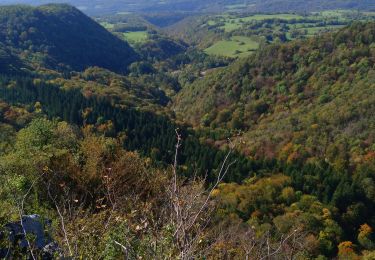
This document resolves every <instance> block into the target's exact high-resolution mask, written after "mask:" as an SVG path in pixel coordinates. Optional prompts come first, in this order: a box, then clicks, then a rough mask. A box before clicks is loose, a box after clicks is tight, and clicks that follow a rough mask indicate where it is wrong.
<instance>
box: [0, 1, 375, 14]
mask: <svg viewBox="0 0 375 260" xmlns="http://www.w3.org/2000/svg"><path fill="white" fill-rule="evenodd" d="M51 1H52V0H3V1H1V2H2V3H3V4H14V3H26V4H34V5H40V4H46V3H50V2H51ZM52 2H54V3H69V4H72V5H74V6H76V7H78V8H79V9H81V10H82V11H84V12H86V13H88V14H90V15H102V14H114V13H119V12H149V13H155V12H222V11H224V10H229V9H231V7H233V6H235V5H237V6H238V5H240V6H241V8H240V10H250V11H260V12H270V11H272V12H275V11H276V12H285V11H317V10H328V9H338V8H350V9H362V10H370V9H375V3H374V1H373V0H204V1H202V0H165V1H159V0H137V1H134V0H54V1H52ZM244 4H246V5H247V8H244V7H243V5H244Z"/></svg>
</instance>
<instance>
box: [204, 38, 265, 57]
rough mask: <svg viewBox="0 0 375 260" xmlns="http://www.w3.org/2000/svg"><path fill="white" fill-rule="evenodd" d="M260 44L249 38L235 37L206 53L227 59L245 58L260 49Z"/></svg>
mask: <svg viewBox="0 0 375 260" xmlns="http://www.w3.org/2000/svg"><path fill="white" fill-rule="evenodd" d="M258 47H259V44H258V42H256V41H254V40H253V39H251V38H249V37H244V36H233V37H232V38H231V39H230V40H223V41H219V42H217V43H215V44H214V45H212V46H211V47H209V48H207V49H206V50H205V52H206V53H207V54H210V55H221V56H227V57H243V56H247V55H249V54H251V53H252V52H253V51H254V50H256V49H258Z"/></svg>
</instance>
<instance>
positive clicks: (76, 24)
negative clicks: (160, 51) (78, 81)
mask: <svg viewBox="0 0 375 260" xmlns="http://www.w3.org/2000/svg"><path fill="white" fill-rule="evenodd" d="M0 43H2V44H3V45H5V46H6V47H7V48H9V49H10V50H12V52H13V54H16V55H19V56H21V57H22V58H24V59H26V60H28V61H30V62H32V63H38V64H41V65H42V66H46V67H49V68H53V69H55V68H59V67H66V66H67V67H70V68H71V69H73V70H84V69H85V68H87V67H90V66H99V67H103V68H106V69H110V70H113V71H116V72H124V71H126V68H127V66H128V65H129V64H130V63H131V62H132V61H134V60H135V59H137V55H136V53H135V52H134V51H133V49H132V48H131V47H130V46H129V45H128V44H127V43H126V42H124V41H122V40H120V39H118V38H117V37H115V36H114V35H112V34H111V33H109V32H108V31H106V30H105V29H104V28H103V27H101V26H100V25H99V24H97V23H96V22H94V21H93V20H92V19H90V18H89V17H87V16H85V15H84V14H83V13H82V12H80V11H79V10H78V9H76V8H74V7H71V6H68V5H44V6H40V7H29V6H6V7H1V8H0Z"/></svg>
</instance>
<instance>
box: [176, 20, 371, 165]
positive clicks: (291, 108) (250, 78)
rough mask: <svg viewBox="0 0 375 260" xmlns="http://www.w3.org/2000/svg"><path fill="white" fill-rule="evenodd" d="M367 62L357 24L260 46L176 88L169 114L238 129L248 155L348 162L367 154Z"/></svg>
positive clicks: (362, 27) (365, 40) (366, 44)
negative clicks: (338, 158) (243, 57)
mask: <svg viewBox="0 0 375 260" xmlns="http://www.w3.org/2000/svg"><path fill="white" fill-rule="evenodd" d="M374 64H375V23H368V24H361V23H357V24H354V25H352V26H351V27H348V28H344V29H342V30H341V31H339V32H337V33H331V34H326V35H323V36H320V37H316V38H312V39H308V40H305V41H296V42H291V43H288V44H283V45H273V46H269V47H265V48H263V49H262V50H260V51H258V52H257V53H256V54H255V55H253V56H251V57H249V58H248V59H246V60H242V61H239V62H237V63H236V64H234V65H232V66H230V67H228V68H226V69H222V70H220V71H218V72H216V73H211V74H210V75H208V76H207V77H206V78H205V79H201V80H198V81H196V82H194V83H193V84H192V85H190V86H187V87H186V88H184V89H183V90H182V91H181V93H180V94H179V95H178V97H177V98H176V100H175V106H174V109H175V110H176V111H177V113H178V114H179V117H180V118H183V119H187V120H188V121H190V122H191V123H192V124H194V125H196V126H198V125H201V126H211V127H214V128H216V127H219V128H231V129H242V130H243V131H245V134H244V135H243V137H242V138H243V139H242V140H243V144H242V147H241V148H242V150H243V151H245V152H246V153H247V154H249V155H253V156H260V157H263V156H266V157H271V158H274V157H275V156H276V157H279V158H284V159H288V160H298V159H312V158H315V157H320V158H325V159H326V160H328V161H329V160H330V159H329V158H331V157H334V154H336V155H337V154H338V153H340V152H339V151H342V156H343V158H344V157H345V158H347V157H351V158H350V160H349V161H351V163H353V164H356V163H357V162H360V161H361V160H364V158H365V157H366V155H368V154H370V153H371V151H373V150H374V148H375V147H374V146H373V142H374V138H375V136H374V132H375V131H374V130H375V129H374V127H375V116H374V111H375V107H374V104H375V94H374V93H375V84H374V83H373V82H374V80H375V70H374ZM354 151H355V152H354ZM330 156H331V157H330ZM343 161H345V160H344V159H343ZM337 163H339V162H337Z"/></svg>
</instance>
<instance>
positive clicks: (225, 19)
mask: <svg viewBox="0 0 375 260" xmlns="http://www.w3.org/2000/svg"><path fill="white" fill-rule="evenodd" d="M302 18H303V17H302V16H301V15H296V14H256V15H251V16H247V17H241V18H233V17H230V16H227V15H225V16H224V15H222V16H218V17H217V22H221V23H225V25H223V26H221V27H220V28H222V29H224V30H225V31H226V32H231V31H234V30H236V29H239V28H241V27H242V25H243V24H244V23H246V22H251V21H263V20H267V19H282V20H293V19H297V20H298V19H302ZM217 22H215V21H213V20H210V21H208V22H207V25H210V26H213V25H215V24H217Z"/></svg>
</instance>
